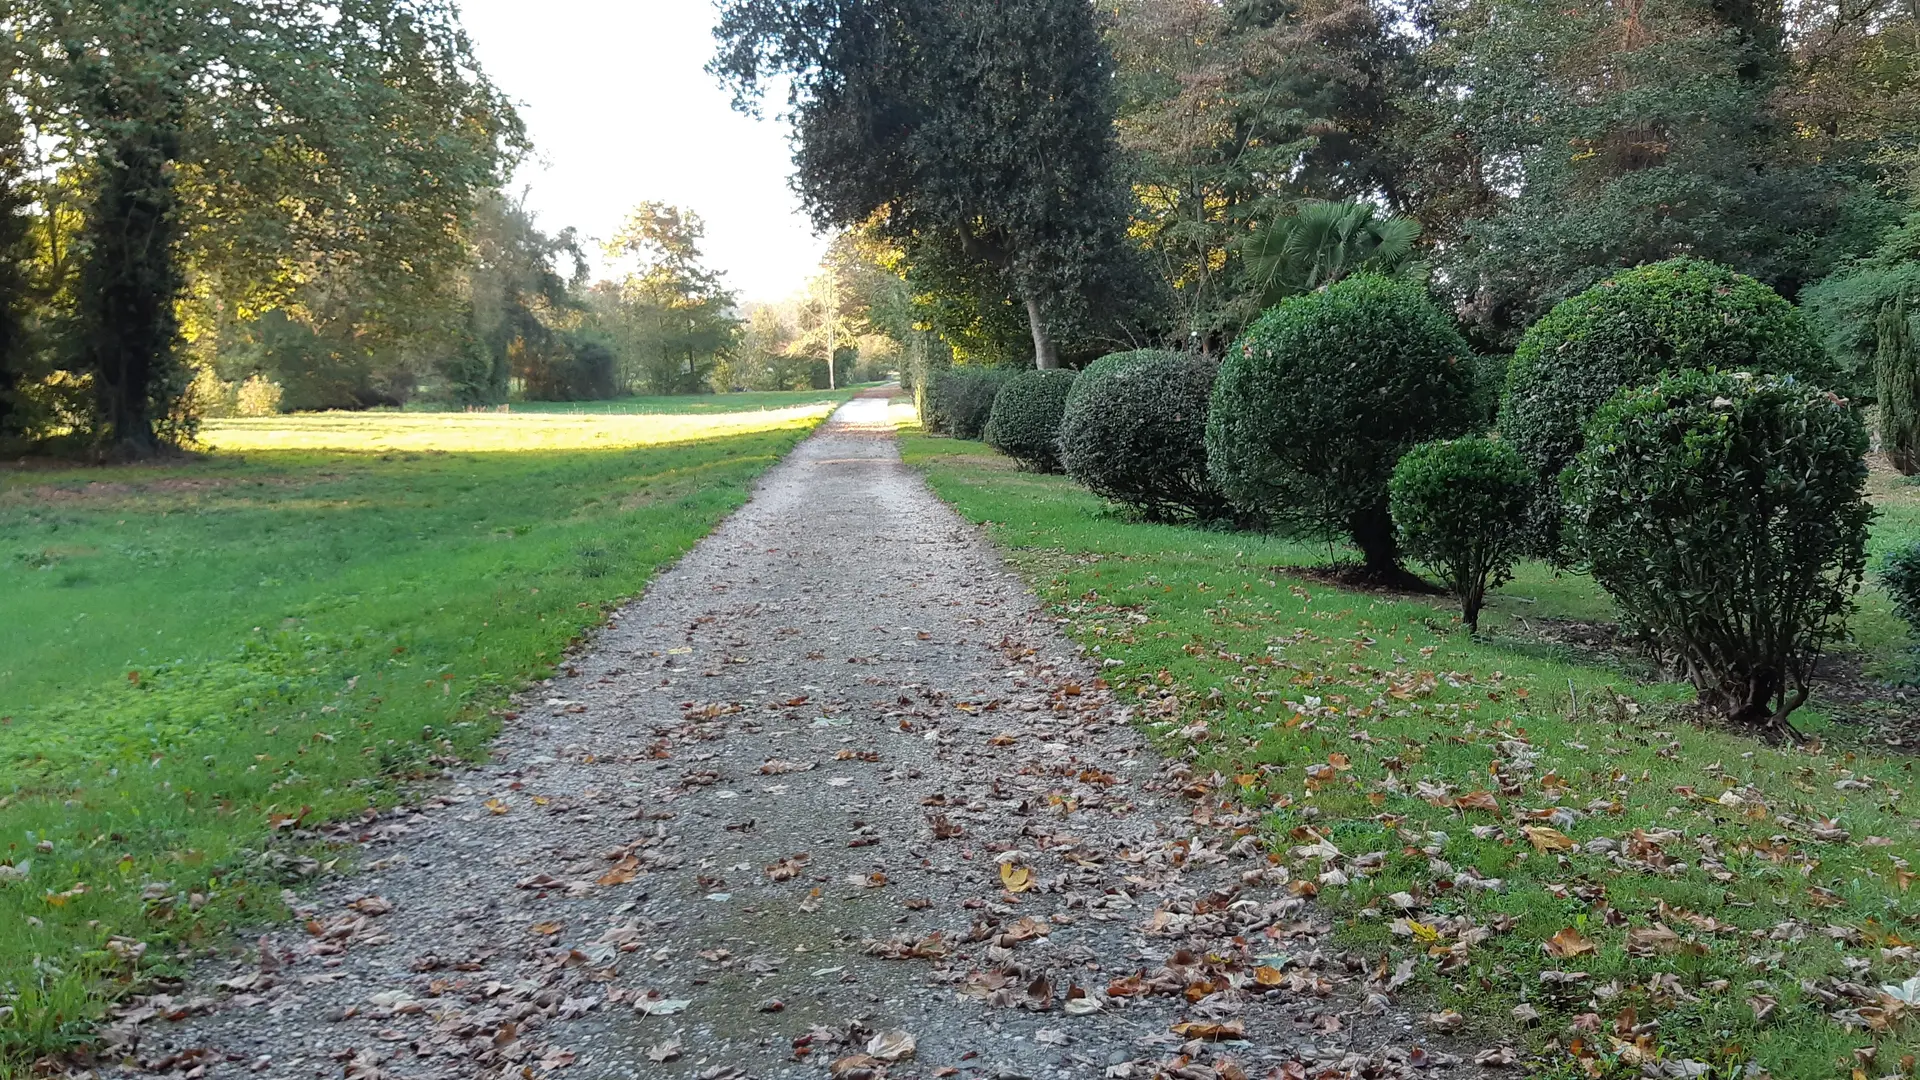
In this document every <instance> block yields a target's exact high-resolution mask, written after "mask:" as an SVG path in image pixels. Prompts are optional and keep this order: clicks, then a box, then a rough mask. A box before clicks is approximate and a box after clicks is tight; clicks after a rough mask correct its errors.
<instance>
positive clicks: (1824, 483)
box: [1563, 371, 1873, 734]
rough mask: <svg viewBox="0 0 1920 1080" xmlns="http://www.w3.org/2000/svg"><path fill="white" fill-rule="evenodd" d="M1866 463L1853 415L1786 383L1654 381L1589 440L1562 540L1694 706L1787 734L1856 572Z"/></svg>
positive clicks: (1571, 480)
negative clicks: (1689, 686) (1686, 688)
mask: <svg viewBox="0 0 1920 1080" xmlns="http://www.w3.org/2000/svg"><path fill="white" fill-rule="evenodd" d="M1866 452H1867V432H1866V428H1865V426H1864V425H1863V423H1862V422H1861V419H1860V415H1859V413H1858V412H1857V411H1856V410H1855V409H1853V408H1852V407H1851V406H1850V405H1848V404H1847V403H1846V402H1845V401H1844V400H1842V399H1840V398H1839V397H1836V396H1835V395H1833V394H1831V393H1829V392H1827V391H1825V390H1821V389H1819V388H1817V387H1814V386H1810V385H1808V384H1807V383H1804V382H1801V381H1799V380H1797V379H1793V378H1790V377H1780V376H1771V375H1752V374H1748V373H1745V372H1700V371H1682V372H1679V373H1678V374H1674V375H1669V376H1663V377H1662V378H1661V379H1660V380H1659V381H1658V382H1656V383H1654V384H1653V385H1650V386H1644V387H1637V388H1633V389H1629V390H1623V391H1621V392H1620V393H1619V394H1617V395H1616V396H1615V397H1614V398H1613V400H1612V401H1610V402H1608V403H1607V404H1606V405H1604V406H1602V407H1601V409H1600V411H1599V413H1598V414H1596V415H1595V416H1594V419H1593V423H1592V424H1591V425H1589V426H1588V428H1587V432H1586V446H1585V448H1584V449H1582V450H1581V451H1580V454H1579V456H1578V457H1577V458H1575V459H1574V464H1573V466H1572V467H1571V468H1569V469H1568V470H1567V472H1566V474H1565V476H1564V478H1563V484H1564V493H1565V500H1566V512H1567V519H1566V520H1567V528H1568V535H1569V539H1570V540H1571V541H1572V542H1573V544H1574V545H1575V548H1576V550H1577V551H1578V552H1579V553H1580V554H1581V555H1582V556H1583V557H1584V558H1585V559H1586V560H1587V562H1588V564H1589V565H1590V566H1591V568H1592V571H1593V576H1594V578H1595V579H1596V580H1598V581H1599V583H1600V585H1601V586H1602V587H1603V588H1605V589H1606V590H1607V592H1609V593H1611V594H1612V595H1613V598H1614V600H1615V602H1616V603H1617V604H1618V605H1619V607H1620V610H1621V613H1622V616H1623V619H1624V621H1625V622H1627V623H1628V624H1629V625H1631V626H1633V627H1635V628H1637V629H1639V630H1641V631H1642V632H1643V633H1645V634H1646V635H1647V636H1648V637H1649V638H1650V639H1651V640H1652V641H1653V642H1654V643H1655V644H1656V645H1657V646H1659V647H1660V649H1661V650H1662V651H1663V652H1665V653H1666V654H1668V655H1669V656H1671V657H1672V658H1674V659H1675V661H1676V662H1677V663H1676V666H1677V668H1678V670H1679V672H1680V673H1681V674H1683V675H1685V676H1686V677H1687V678H1688V680H1690V681H1691V682H1692V683H1693V685H1694V686H1695V687H1696V688H1698V690H1699V692H1700V698H1701V700H1702V701H1703V702H1704V703H1706V704H1708V705H1710V706H1712V707H1714V708H1716V709H1719V710H1721V711H1723V712H1724V713H1726V715H1727V716H1729V717H1730V718H1732V719H1734V720H1736V721H1739V722H1741V723H1745V724H1750V725H1753V726H1756V727H1761V728H1765V729H1768V730H1770V731H1773V732H1776V733H1781V734H1792V733H1793V729H1792V728H1791V727H1789V726H1788V725H1787V716H1788V714H1790V713H1792V712H1793V710H1794V709H1796V708H1798V707H1800V706H1801V705H1802V704H1804V703H1805V702H1806V700H1807V693H1808V687H1809V685H1810V682H1811V680H1812V677H1813V669H1814V666H1815V664H1816V663H1818V661H1819V659H1820V655H1821V653H1822V651H1823V650H1824V649H1825V648H1826V646H1828V645H1829V644H1831V643H1833V642H1835V641H1839V640H1841V639H1842V638H1843V637H1844V635H1845V632H1846V619H1847V616H1848V615H1849V614H1851V613H1852V611H1853V599H1854V595H1855V594H1856V593H1857V592H1859V589H1860V580H1861V577H1862V576H1863V574H1864V573H1865V569H1866V555H1865V545H1866V539H1867V525H1868V523H1869V522H1870V521H1871V520H1872V518H1873V511H1872V509H1871V508H1870V507H1869V506H1868V504H1867V499H1866V494H1865V492H1866V483H1867V466H1866V462H1865V460H1864V455H1865V454H1866Z"/></svg>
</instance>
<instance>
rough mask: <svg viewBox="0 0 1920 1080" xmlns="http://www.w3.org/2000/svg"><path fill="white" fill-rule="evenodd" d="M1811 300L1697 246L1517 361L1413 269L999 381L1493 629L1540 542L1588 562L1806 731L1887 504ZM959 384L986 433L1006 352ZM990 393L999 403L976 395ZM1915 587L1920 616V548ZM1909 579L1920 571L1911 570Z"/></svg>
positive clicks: (1707, 688) (1038, 464) (1136, 465)
mask: <svg viewBox="0 0 1920 1080" xmlns="http://www.w3.org/2000/svg"><path fill="white" fill-rule="evenodd" d="M1833 370H1834V369H1833V366H1832V365H1831V364H1830V363H1829V361H1828V359H1827V357H1826V354H1825V352H1824V349H1823V347H1822V346H1821V344H1820V343H1819V340H1818V339H1817V337H1816V336H1815V335H1814V333H1813V331H1812V330H1811V329H1810V327H1809V326H1808V324H1807V323H1806V321H1805V320H1804V319H1803V318H1802V316H1801V314H1800V312H1799V311H1798V309H1796V308H1794V307H1793V305H1791V304H1789V303H1787V302H1786V301H1785V300H1784V299H1782V298H1781V297H1780V296H1779V295H1778V294H1776V293H1774V292H1773V290H1771V289H1769V288H1767V287H1766V286H1764V285H1761V284H1760V283H1759V282H1756V281H1754V280H1753V279H1751V278H1747V277H1744V276H1742V275H1739V274H1736V273H1734V272H1732V271H1731V270H1728V269H1727V268H1725V267H1721V266H1717V265H1715V264H1711V263H1706V262H1701V261H1699V260H1695V259H1684V258H1683V259H1674V260H1669V261H1667V262H1664V263H1658V264H1654V265H1651V266H1645V267H1640V268H1637V269H1634V270H1630V271H1626V272H1623V273H1621V274H1619V275H1617V276H1615V277H1614V278H1612V279H1610V280H1609V281H1607V282H1604V283H1602V284H1601V285H1599V286H1596V287H1595V288H1593V289H1590V290H1588V291H1587V292H1585V293H1582V294H1580V295H1579V296H1576V297H1574V298H1572V299H1570V300H1568V301H1566V302H1565V303H1563V304H1561V305H1560V306H1559V307H1557V308H1555V309H1554V310H1553V312H1551V313H1550V314H1549V315H1548V316H1547V317H1546V318H1544V319H1542V320H1541V322H1540V323H1538V324H1536V325H1535V326H1534V327H1533V328H1531V329H1530V330H1529V331H1528V333H1527V334H1526V336H1525V338H1524V339H1523V340H1522V342H1521V344H1520V346H1519V348H1518V350H1517V351H1516V353H1515V354H1514V356H1513V358H1512V360H1511V362H1510V363H1509V365H1508V367H1507V372H1506V379H1505V393H1504V396H1503V398H1502V400H1501V402H1500V413H1499V423H1498V428H1499V433H1500V434H1499V438H1498V440H1494V439H1487V438H1460V436H1467V435H1471V434H1472V433H1473V432H1475V431H1477V430H1479V429H1480V428H1482V427H1483V426H1484V424H1485V422H1486V417H1487V413H1488V412H1489V408H1488V397H1489V395H1488V388H1489V387H1490V386H1492V385H1494V383H1495V380H1494V379H1492V378H1491V377H1490V372H1489V370H1488V368H1487V367H1485V366H1483V365H1482V364H1481V363H1480V362H1479V361H1477V359H1476V358H1475V357H1474V356H1473V354H1472V352H1471V350H1470V349H1469V347H1468V345H1467V343H1466V341H1465V340H1464V339H1463V338H1462V337H1461V335H1460V334H1459V332H1458V330H1457V329H1456V328H1455V326H1454V324H1453V321H1452V320H1451V319H1450V318H1449V317H1448V316H1447V315H1446V314H1445V313H1443V312H1441V311H1440V310H1439V309H1437V308H1436V307H1435V306H1434V305H1433V304H1432V302H1431V301H1430V300H1429V299H1428V298H1427V296H1426V294H1425V292H1424V290H1423V289H1421V288H1420V287H1419V286H1417V285H1413V284H1410V283H1408V282H1404V281H1395V280H1390V279H1387V278H1382V277H1376V276H1368V275H1359V276H1355V277H1351V278H1348V279H1345V280H1343V281H1340V282H1337V283H1335V284H1333V285H1331V286H1328V287H1326V288H1324V289H1321V290H1319V291H1317V292H1314V293H1310V294H1308V295H1305V296H1299V297H1295V298H1292V299H1289V300H1287V301H1286V302H1284V303H1282V304H1281V305H1279V306H1278V307H1276V308H1274V309H1272V310H1270V311H1268V312H1267V313H1266V314H1265V315H1263V316H1261V317H1260V318H1259V319H1258V320H1256V321H1255V322H1254V323H1253V324H1252V325H1251V326H1249V327H1248V328H1247V330H1246V332H1245V333H1244V334H1243V335H1242V336H1241V337H1240V338H1239V340H1237V341H1236V342H1234V344H1233V346H1232V347H1231V349H1229V351H1228V353H1227V355H1226V356H1225V357H1224V359H1223V360H1221V361H1220V362H1219V363H1218V364H1215V363H1213V362H1211V361H1208V360H1205V359H1200V358H1194V357H1189V356H1184V355H1181V354H1175V353H1166V352H1151V351H1148V352H1131V353H1121V354H1117V355H1114V356H1109V357H1107V358H1105V359H1103V360H1101V361H1099V362H1098V363H1096V364H1094V365H1093V366H1092V367H1090V368H1088V369H1087V371H1086V372H1084V373H1083V374H1081V375H1080V376H1079V377H1078V378H1077V379H1076V378H1075V377H1074V376H1072V375H1071V374H1069V373H1062V372H1031V373H1028V374H1027V375H1022V376H1020V377H1018V378H1015V379H1013V380H1012V381H1010V382H1004V383H993V384H992V386H993V389H994V391H995V393H996V394H997V399H996V401H995V403H994V404H993V406H992V407H991V409H990V414H991V416H992V423H991V424H990V425H988V429H989V430H988V438H989V441H991V442H992V443H993V444H994V445H995V446H998V447H1000V448H1001V449H1002V450H1004V451H1005V452H1007V453H1008V454H1010V455H1012V456H1013V457H1015V458H1017V459H1019V460H1020V461H1021V462H1022V463H1023V464H1024V465H1026V466H1027V467H1030V468H1035V469H1048V470H1050V469H1054V468H1058V467H1064V468H1065V469H1066V471H1067V472H1069V473H1070V474H1071V475H1073V476H1074V478H1075V479H1077V480H1079V481H1080V482H1081V483H1083V484H1085V485H1086V486H1087V487H1088V488H1090V489H1091V490H1093V491H1094V492H1096V493H1098V494H1100V495H1102V496H1104V497H1106V498H1109V499H1112V500H1114V501H1116V502H1119V503H1121V504H1123V505H1125V506H1127V507H1129V508H1130V509H1132V510H1133V511H1134V512H1135V513H1137V514H1139V515H1140V516H1142V517H1145V518H1147V519H1149V520H1159V521H1180V520H1200V521H1217V520H1221V519H1227V518H1239V519H1241V520H1243V521H1244V520H1245V519H1247V518H1258V519H1262V520H1269V521H1275V522H1283V523H1289V524H1292V525H1294V526H1296V527H1299V528H1303V529H1307V530H1311V531H1313V532H1317V533H1320V534H1329V535H1341V536H1344V537H1346V538H1347V539H1348V540H1350V541H1351V542H1352V543H1353V545H1354V546H1355V547H1356V548H1358V549H1359V551H1360V552H1361V554H1362V556H1363V558H1364V560H1365V563H1364V567H1363V570H1364V573H1365V575H1366V576H1367V577H1369V578H1371V579H1373V580H1375V581H1384V582H1400V583H1403V584H1411V583H1413V579H1411V576H1410V575H1407V574H1406V573H1405V571H1404V570H1402V569H1401V562H1402V559H1403V557H1410V558H1412V559H1413V560H1416V561H1418V562H1419V563H1421V564H1422V565H1424V566H1425V567H1426V568H1427V569H1428V570H1429V571H1430V572H1431V573H1432V574H1433V575H1434V576H1435V577H1437V578H1439V579H1440V580H1441V581H1442V582H1443V583H1444V584H1445V586H1446V587H1447V589H1448V590H1449V591H1451V592H1452V593H1453V594H1454V595H1455V596H1456V597H1457V598H1458V599H1459V601H1460V604H1461V611H1462V615H1463V619H1464V621H1465V623H1466V625H1467V626H1468V627H1469V628H1470V629H1477V627H1478V622H1479V614H1480V610H1481V608H1482V605H1483V604H1484V602H1485V598H1486V595H1487V592H1488V591H1489V590H1490V589H1493V588H1497V587H1498V586H1499V585H1500V584H1501V583H1502V582H1504V581H1505V580H1507V579H1508V577H1509V576H1510V574H1511V571H1512V567H1513V564H1514V561H1515V560H1516V558H1518V557H1519V556H1520V555H1521V554H1522V553H1523V551H1524V550H1526V549H1529V548H1531V549H1532V550H1533V551H1534V552H1536V553H1540V554H1549V555H1552V556H1554V557H1555V558H1556V559H1558V560H1559V561H1561V562H1562V563H1565V564H1570V565H1581V566H1584V567H1586V568H1588V569H1590V570H1591V572H1592V573H1593V575H1594V577H1595V578H1596V580H1598V582H1599V583H1600V584H1601V585H1602V587H1604V588H1605V589H1606V590H1607V591H1608V592H1609V593H1611V594H1612V595H1613V596H1614V598H1615V600H1616V601H1617V603H1618V605H1619V607H1620V609H1621V612H1622V615H1623V618H1624V620H1625V621H1626V622H1627V623H1628V624H1630V625H1631V626H1632V627H1633V628H1634V629H1636V630H1637V631H1639V632H1640V633H1641V634H1642V635H1643V636H1644V637H1645V638H1646V639H1647V640H1649V641H1650V642H1652V643H1653V644H1654V645H1655V646H1656V647H1657V648H1658V649H1659V650H1660V651H1661V652H1662V653H1663V654H1664V655H1666V656H1668V657H1670V658H1671V659H1672V660H1673V662H1674V664H1675V666H1676V668H1677V669H1678V670H1679V671H1680V672H1682V673H1683V674H1685V675H1686V676H1687V677H1689V678H1690V679H1691V680H1692V681H1693V682H1694V684H1695V685H1696V686H1697V687H1698V688H1699V690H1700V694H1701V698H1702V700H1703V701H1704V702H1706V703H1707V704H1709V705H1711V706H1714V707H1716V708H1718V709H1720V710H1721V711H1723V712H1725V713H1726V714H1727V715H1729V716H1732V717H1734V718H1736V719H1738V720H1741V721H1744V722H1748V723H1751V724H1754V725H1756V726H1760V727H1764V728H1768V729H1771V730H1775V731H1782V732H1786V731H1790V730H1791V729H1790V728H1788V727H1787V724H1786V717H1787V715H1788V714H1789V713H1791V712H1792V711H1793V710H1794V709H1795V708H1796V707H1797V706H1798V705H1799V704H1801V703H1802V702H1804V701H1805V699H1806V696H1807V688H1808V685H1809V683H1810V680H1811V678H1812V667H1813V665H1814V664H1815V663H1816V662H1817V660H1818V658H1819V656H1820V655H1821V653H1822V651H1823V649H1824V648H1825V647H1826V646H1827V645H1828V644H1830V643H1831V642H1833V641H1834V640H1836V639H1837V638H1838V637H1839V636H1841V635H1842V634H1844V627H1845V622H1846V618H1847V616H1848V614H1849V613H1850V612H1851V610H1852V607H1853V597H1854V594H1855V593H1856V592H1857V590H1858V588H1859V585H1860V582H1861V580H1862V578H1863V576H1864V566H1865V559H1864V555H1863V551H1864V542H1865V534H1866V528H1867V523H1868V521H1869V519H1870V517H1871V511H1870V509H1869V508H1868V505H1867V502H1866V499H1865V495H1864V477H1865V466H1864V464H1863V454H1864V452H1865V449H1866V436H1865V430H1864V427H1863V425H1862V424H1861V421H1860V417H1859V415H1858V413H1857V410H1856V409H1855V408H1854V407H1853V406H1852V405H1850V404H1849V403H1848V402H1846V401H1844V400H1843V399H1841V398H1839V397H1837V396H1835V395H1834V394H1832V393H1829V392H1828V391H1826V390H1824V389H1822V388H1821V387H1822V386H1823V385H1824V384H1825V383H1826V381H1827V380H1828V379H1829V378H1830V377H1831V375H1832V373H1833ZM969 378H970V379H971V380H972V381H968V382H958V381H956V382H955V384H954V385H953V386H952V387H951V388H947V387H942V388H940V391H941V392H940V394H939V395H937V396H938V397H939V399H940V402H941V405H940V407H941V408H943V409H945V410H947V411H946V412H945V413H944V414H942V415H941V416H940V417H938V418H937V419H936V420H935V423H936V424H939V425H945V426H946V427H947V429H948V430H950V431H951V432H952V433H953V434H959V435H965V434H966V433H967V428H968V426H969V424H970V418H971V417H972V416H973V415H975V411H977V410H978V408H979V406H978V405H977V401H978V398H979V396H980V395H981V394H982V393H983V392H984V391H983V390H982V389H981V387H983V386H985V385H987V384H986V381H985V380H986V376H985V375H974V376H970V377H969ZM970 410H973V411H970ZM1886 578H1887V581H1888V585H1889V588H1890V589H1891V590H1893V591H1895V592H1896V594H1897V595H1899V596H1901V597H1902V599H1901V604H1902V611H1903V613H1904V614H1910V615H1912V616H1913V617H1914V618H1916V619H1920V549H1917V550H1916V551H1915V552H1912V553H1907V554H1906V555H1903V556H1901V557H1898V558H1896V559H1894V560H1892V561H1891V562H1890V563H1889V566H1888V569H1887V571H1886ZM1902 589H1904V590H1905V592H1901V590H1902Z"/></svg>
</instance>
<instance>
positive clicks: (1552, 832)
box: [1520, 825, 1573, 854]
mask: <svg viewBox="0 0 1920 1080" xmlns="http://www.w3.org/2000/svg"><path fill="white" fill-rule="evenodd" d="M1520 831H1521V832H1523V833H1526V834H1527V842H1528V843H1530V844H1532V845H1533V847H1534V850H1535V851H1538V852H1541V853H1542V854H1545V853H1548V852H1553V851H1571V850H1573V837H1571V836H1568V835H1567V834H1566V833H1563V832H1561V831H1560V830H1559V829H1552V828H1548V827H1547V826H1545V825H1525V826H1522V827H1521V829H1520Z"/></svg>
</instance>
